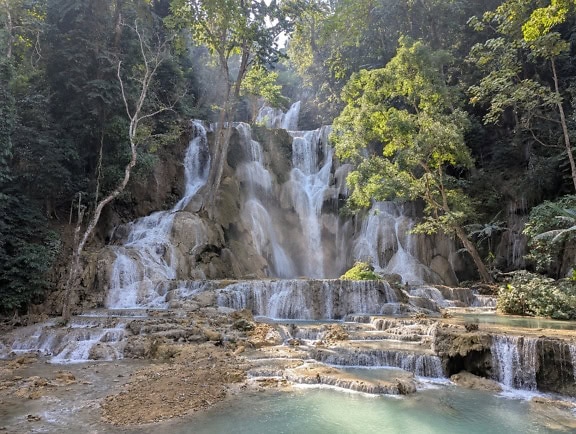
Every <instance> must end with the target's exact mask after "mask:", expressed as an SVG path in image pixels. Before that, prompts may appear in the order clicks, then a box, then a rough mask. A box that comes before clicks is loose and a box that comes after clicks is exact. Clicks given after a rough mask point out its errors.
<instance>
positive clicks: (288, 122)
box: [256, 101, 300, 131]
mask: <svg viewBox="0 0 576 434" xmlns="http://www.w3.org/2000/svg"><path fill="white" fill-rule="evenodd" d="M299 115H300V101H297V102H295V103H294V104H292V106H291V107H290V109H289V110H288V111H287V112H286V113H284V112H283V111H282V110H281V109H275V108H272V107H268V106H263V107H262V108H261V109H260V111H259V112H258V116H257V117H256V123H257V124H263V125H265V126H266V128H283V129H285V130H289V131H294V130H297V129H298V116H299Z"/></svg>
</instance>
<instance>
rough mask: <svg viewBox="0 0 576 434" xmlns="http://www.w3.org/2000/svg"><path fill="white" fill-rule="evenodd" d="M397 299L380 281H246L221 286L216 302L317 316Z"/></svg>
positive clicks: (373, 309)
mask: <svg viewBox="0 0 576 434" xmlns="http://www.w3.org/2000/svg"><path fill="white" fill-rule="evenodd" d="M397 299H398V298H397V295H396V293H395V292H394V290H393V289H392V288H391V287H390V285H388V283H387V282H384V281H346V280H278V281H246V282H239V283H235V284H232V285H229V286H227V287H226V288H223V289H221V290H220V291H219V294H218V305H219V306H224V307H229V308H232V309H250V310H251V311H252V313H253V314H254V315H258V316H265V317H269V318H275V319H300V320H312V319H313V320H319V319H342V318H344V317H345V316H346V315H348V314H352V313H365V314H382V313H385V311H386V309H387V306H389V304H395V303H396V302H397Z"/></svg>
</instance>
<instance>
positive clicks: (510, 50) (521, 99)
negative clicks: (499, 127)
mask: <svg viewBox="0 0 576 434" xmlns="http://www.w3.org/2000/svg"><path fill="white" fill-rule="evenodd" d="M541 4H542V2H539V1H537V0H531V1H522V2H520V1H518V0H508V1H505V2H504V3H502V4H501V5H500V6H499V7H498V8H496V10H494V11H491V12H487V13H485V14H484V16H483V18H482V20H479V19H477V18H474V19H472V20H471V23H472V25H473V26H474V27H475V28H476V29H477V30H486V29H491V30H492V31H494V33H495V35H494V37H493V38H491V39H488V40H487V41H486V42H484V43H482V44H477V45H476V46H474V47H473V49H472V50H471V53H470V59H471V61H472V62H473V63H474V64H475V65H476V66H477V67H478V68H479V69H480V70H481V71H482V72H483V73H484V77H483V78H481V80H480V82H479V83H478V84H476V85H473V86H471V87H470V93H471V95H472V98H471V101H472V102H473V103H479V102H487V103H488V104H489V108H488V111H487V114H486V116H485V117H484V121H485V123H496V122H498V121H500V120H501V119H502V118H503V117H504V116H505V115H506V114H507V113H511V115H512V116H513V117H514V122H515V129H516V130H517V131H527V132H528V133H529V134H530V135H531V138H532V141H533V142H535V143H537V144H539V145H541V146H544V147H550V146H556V145H557V140H556V134H555V133H552V134H550V130H551V128H550V127H549V126H548V124H549V123H550V120H551V119H552V120H553V121H552V123H558V124H560V126H561V131H562V132H561V135H562V141H563V148H564V151H565V153H566V157H567V159H568V161H569V164H570V176H571V179H572V184H573V187H574V189H575V190H576V163H575V161H574V156H573V151H572V145H571V143H570V134H569V131H568V124H567V120H566V115H565V111H564V104H565V103H564V101H563V95H562V89H561V88H560V82H559V74H558V65H557V64H558V59H560V58H561V56H562V55H563V54H564V53H566V52H567V51H568V50H569V48H570V43H569V42H568V41H567V40H566V39H563V37H562V35H561V34H560V33H559V32H557V31H553V30H554V29H555V28H556V27H557V26H558V25H559V24H562V23H564V22H565V21H566V19H567V17H568V16H569V13H570V12H573V11H574V3H573V2H572V1H570V0H552V1H551V3H550V4H549V5H548V6H546V7H538V6H539V5H541ZM541 59H544V60H545V61H546V62H547V63H548V64H549V67H550V70H549V71H548V72H546V71H545V70H541V69H540V65H539V63H540V60H541ZM547 73H548V74H549V73H551V74H552V77H551V78H552V83H553V84H552V88H551V86H550V84H549V82H548V81H547V79H546V74H547ZM554 112H556V113H554ZM552 129H553V128H552Z"/></svg>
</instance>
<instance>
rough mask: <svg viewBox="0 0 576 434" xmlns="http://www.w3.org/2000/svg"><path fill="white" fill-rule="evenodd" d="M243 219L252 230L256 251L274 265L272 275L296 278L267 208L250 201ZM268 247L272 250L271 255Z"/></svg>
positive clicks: (243, 212)
mask: <svg viewBox="0 0 576 434" xmlns="http://www.w3.org/2000/svg"><path fill="white" fill-rule="evenodd" d="M241 218H242V221H243V222H244V223H245V224H246V225H247V226H248V227H249V228H251V233H252V239H253V241H254V246H255V247H256V251H257V252H258V254H260V255H262V256H263V257H266V258H267V259H268V260H269V263H270V264H271V265H272V268H273V269H272V270H270V272H271V273H270V274H271V275H273V276H276V277H283V278H290V277H294V276H296V269H295V268H294V264H293V263H292V260H291V259H290V257H289V256H288V255H287V254H286V252H285V251H284V249H283V248H282V246H281V245H280V243H279V242H278V237H277V234H276V228H275V225H274V223H273V222H272V219H271V218H270V215H269V214H268V211H267V210H266V208H264V206H263V205H262V204H261V203H260V202H259V201H258V200H257V199H250V200H248V201H247V202H246V203H245V204H244V207H243V209H242V217H241ZM268 247H269V248H270V249H271V251H270V252H269V253H268V251H267V250H266V249H267V248H268Z"/></svg>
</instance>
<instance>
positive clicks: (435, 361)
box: [314, 348, 444, 378]
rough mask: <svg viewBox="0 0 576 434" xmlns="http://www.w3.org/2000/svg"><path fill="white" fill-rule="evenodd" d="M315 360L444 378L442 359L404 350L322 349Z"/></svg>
mask: <svg viewBox="0 0 576 434" xmlns="http://www.w3.org/2000/svg"><path fill="white" fill-rule="evenodd" d="M314 358H315V359H316V360H318V361H319V362H322V363H327V364H329V365H344V366H370V367H395V368H401V369H404V370H405V371H408V372H412V373H414V374H415V375H419V376H421V377H431V378H442V377H444V371H443V369H442V361H441V360H440V357H438V356H436V355H433V354H420V353H417V352H413V351H409V350H402V349H393V350H387V349H378V348H375V349H360V350H359V349H350V350H340V351H338V352H335V351H331V350H323V349H320V350H318V351H316V352H315V354H314Z"/></svg>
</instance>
